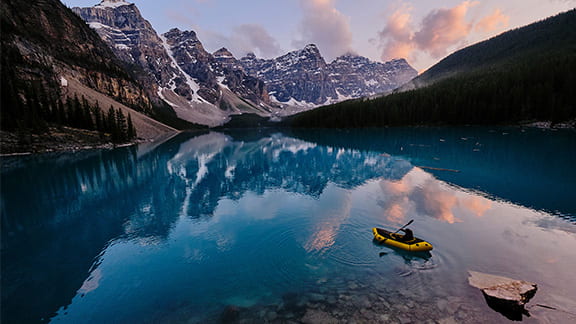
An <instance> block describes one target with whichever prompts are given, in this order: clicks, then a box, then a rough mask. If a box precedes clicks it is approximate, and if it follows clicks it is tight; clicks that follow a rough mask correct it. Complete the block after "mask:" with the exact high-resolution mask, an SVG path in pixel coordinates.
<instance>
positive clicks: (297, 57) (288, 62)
mask: <svg viewBox="0 0 576 324" xmlns="http://www.w3.org/2000/svg"><path fill="white" fill-rule="evenodd" d="M72 10H73V11H74V12H75V13H77V14H78V15H79V16H80V17H82V18H83V19H84V20H85V21H86V22H87V23H88V25H89V26H90V27H91V28H93V29H94V30H96V32H97V33H98V34H99V35H100V37H101V38H102V39H103V40H104V41H105V42H106V43H107V44H108V45H109V46H110V48H111V49H112V51H114V53H115V54H116V56H117V57H118V58H120V59H122V60H123V61H125V62H127V63H129V64H132V65H134V66H135V68H137V69H141V70H142V71H143V72H144V73H140V75H141V76H140V80H141V81H142V82H143V83H144V84H145V87H144V88H145V89H149V91H148V95H150V97H151V98H153V100H155V101H156V102H158V101H159V100H163V101H164V102H166V103H168V104H169V105H170V106H171V107H172V108H173V109H174V111H175V112H176V114H177V115H178V117H179V118H181V119H184V120H187V121H191V122H195V123H199V124H204V125H208V126H215V125H219V124H222V123H223V121H225V120H226V119H227V118H228V116H230V115H235V114H240V113H256V114H258V115H261V116H273V115H287V114H291V113H294V112H298V111H301V110H303V109H309V108H314V107H317V106H320V105H323V104H329V103H334V102H338V101H342V100H345V99H351V98H359V97H363V96H370V95H376V94H381V93H385V92H389V91H391V90H393V89H395V88H396V87H398V86H400V85H402V84H403V83H405V82H407V81H409V80H410V79H412V78H413V77H415V76H416V75H417V72H416V71H415V70H414V69H413V68H412V67H411V66H410V65H409V64H408V63H407V62H406V61H405V60H403V59H398V60H394V61H390V62H387V63H379V62H373V61H370V60H369V59H367V58H365V57H361V56H357V55H353V54H347V55H344V56H341V57H339V58H337V59H336V60H334V61H333V62H331V63H326V62H325V60H324V58H323V57H322V55H321V54H320V51H319V50H318V48H317V47H316V46H315V45H313V44H310V45H307V46H306V47H305V48H303V49H301V50H297V51H293V52H290V53H288V54H286V55H283V56H280V57H277V58H274V59H260V58H256V56H255V55H254V54H251V53H250V54H248V55H247V56H246V57H243V58H241V59H240V60H238V59H236V58H235V57H234V55H232V53H230V52H229V51H228V50H227V49H226V48H221V49H219V50H217V51H216V52H214V53H208V52H207V51H206V50H205V49H204V47H203V45H202V43H201V41H200V40H199V39H198V37H197V35H196V33H195V32H194V31H181V30H179V29H176V28H174V29H171V30H170V31H168V32H166V33H164V34H162V35H158V34H157V33H156V31H155V30H154V29H153V28H152V26H151V24H150V23H149V22H148V21H147V20H146V19H144V17H142V15H141V14H140V12H139V10H138V8H137V7H136V5H134V4H132V3H128V2H125V1H123V0H105V1H102V2H101V3H100V4H98V5H96V6H93V7H88V8H72Z"/></svg>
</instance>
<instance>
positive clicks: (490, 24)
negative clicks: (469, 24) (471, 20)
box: [475, 8, 510, 32]
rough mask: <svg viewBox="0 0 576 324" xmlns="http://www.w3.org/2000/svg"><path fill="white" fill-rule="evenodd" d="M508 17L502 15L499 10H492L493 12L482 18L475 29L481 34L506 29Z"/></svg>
mask: <svg viewBox="0 0 576 324" xmlns="http://www.w3.org/2000/svg"><path fill="white" fill-rule="evenodd" d="M509 21H510V17H509V16H507V15H505V14H503V13H502V11H501V10H500V9H498V8H497V9H494V12H493V13H492V14H491V15H489V16H486V17H484V18H482V19H481V20H480V21H479V22H478V23H477V24H476V27H475V29H476V30H477V31H482V32H492V31H495V30H497V29H499V28H500V29H504V28H506V27H508V22H509Z"/></svg>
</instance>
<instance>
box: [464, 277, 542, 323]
mask: <svg viewBox="0 0 576 324" xmlns="http://www.w3.org/2000/svg"><path fill="white" fill-rule="evenodd" d="M468 273H469V274H470V277H468V283H469V284H470V285H471V286H473V287H476V288H479V289H481V290H482V292H483V293H484V297H485V298H486V302H487V303H488V305H489V306H490V307H492V309H494V310H496V311H498V312H500V313H502V314H503V315H504V316H506V317H508V318H509V319H511V320H521V319H522V314H525V315H528V316H529V314H528V311H527V310H526V309H525V308H524V305H525V304H526V303H527V302H528V301H529V300H530V299H531V298H532V297H534V295H535V294H536V290H537V289H538V287H537V285H536V284H535V283H531V282H527V281H523V280H515V279H511V278H506V277H501V276H495V275H491V274H487V273H482V272H476V271H468Z"/></svg>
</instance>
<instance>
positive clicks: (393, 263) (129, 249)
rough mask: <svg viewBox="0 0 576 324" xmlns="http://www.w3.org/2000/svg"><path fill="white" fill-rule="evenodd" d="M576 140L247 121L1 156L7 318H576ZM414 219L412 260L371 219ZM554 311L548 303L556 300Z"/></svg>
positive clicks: (551, 134)
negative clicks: (510, 303) (489, 280)
mask: <svg viewBox="0 0 576 324" xmlns="http://www.w3.org/2000/svg"><path fill="white" fill-rule="evenodd" d="M575 166H576V132H575V131H573V130H547V129H535V128H520V127H510V128H485V127H461V128H387V129H369V130H290V131H278V130H271V129H264V130H238V131H231V132H226V133H218V132H209V133H202V134H193V133H182V134H179V135H177V136H176V137H174V138H171V139H170V140H168V141H165V142H163V143H146V144H141V145H139V146H137V147H127V148H119V149H115V150H93V151H85V152H77V153H60V154H45V155H36V156H28V157H15V158H6V157H5V158H2V178H1V189H2V191H1V212H2V229H1V231H2V232H1V234H2V265H1V266H2V286H1V291H2V323H38V322H56V323H180V322H184V323H218V322H236V321H238V322H244V323H263V322H278V323H291V322H292V323H298V322H305V323H314V322H342V323H346V322H349V321H351V320H355V321H356V322H358V323H363V322H364V323H377V322H381V323H410V322H420V323H436V322H443V323H451V322H458V323H498V322H507V321H509V320H508V319H507V318H506V317H505V316H504V315H502V314H500V313H498V312H496V311H494V310H492V309H491V308H490V307H489V306H488V305H487V304H486V301H485V300H484V298H483V296H482V293H481V292H480V291H479V290H478V289H476V288H474V287H471V286H470V285H469V284H468V282H467V278H468V271H469V270H472V271H480V272H486V273H490V274H495V275H502V276H506V277H511V278H515V279H522V280H526V281H531V282H535V283H537V284H538V292H537V293H536V295H535V297H534V298H533V299H532V300H531V301H530V302H529V303H528V311H529V315H530V316H526V315H525V316H523V318H522V319H523V320H524V321H525V322H527V323H568V322H574V321H575V320H576V280H574V269H576V253H575V250H576V195H575V189H576V188H575V187H576V171H575V170H574V167H575ZM410 220H414V222H413V223H412V224H411V225H410V228H411V229H412V230H413V231H414V233H415V236H417V237H420V238H422V239H425V240H427V241H428V242H430V243H432V244H433V245H434V249H433V250H432V251H431V252H430V253H429V254H416V255H415V254H410V253H407V252H402V251H400V250H395V249H391V248H388V247H387V246H385V245H378V244H375V243H374V242H373V236H372V232H371V229H372V227H375V226H378V227H383V228H387V229H389V230H396V229H398V228H400V227H401V226H402V225H404V224H406V223H407V222H409V221H410ZM538 305H544V306H548V307H551V308H554V309H551V308H546V307H542V306H538Z"/></svg>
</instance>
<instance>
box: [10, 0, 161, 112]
mask: <svg viewBox="0 0 576 324" xmlns="http://www.w3.org/2000/svg"><path fill="white" fill-rule="evenodd" d="M1 18H2V33H1V39H2V67H3V69H2V70H3V71H2V75H3V81H4V82H6V81H7V80H6V79H5V75H8V74H10V75H11V78H13V79H14V80H11V81H10V82H11V83H12V82H13V84H14V86H16V87H19V84H20V83H21V82H26V83H32V84H34V83H35V84H38V85H41V86H42V87H44V88H46V89H47V90H49V91H50V92H52V93H57V94H60V95H64V94H65V90H66V89H63V88H62V81H61V80H62V79H63V78H64V79H66V78H75V79H77V80H78V81H80V82H81V83H82V84H84V85H86V86H88V87H90V88H92V89H94V90H96V91H98V92H100V93H102V94H105V95H107V96H109V97H111V98H113V99H115V100H117V101H119V102H121V103H124V104H126V105H128V106H130V107H132V108H134V109H136V110H140V111H144V112H149V111H150V109H151V103H150V99H149V97H148V96H147V95H146V93H145V92H144V91H143V89H142V87H141V85H140V84H139V83H138V82H136V80H135V79H134V75H132V74H130V73H129V72H126V70H125V69H124V66H123V63H122V62H121V61H119V60H118V59H117V58H116V56H115V55H114V53H112V51H110V49H109V48H108V46H106V44H104V43H103V42H102V41H101V40H100V38H99V37H98V35H97V34H96V33H94V32H93V31H92V30H90V29H89V28H87V26H86V25H85V23H84V22H83V21H82V20H81V19H80V18H79V17H78V16H76V15H75V14H74V13H73V12H71V11H70V10H69V9H68V8H66V7H65V6H64V5H63V4H62V3H60V2H59V1H57V0H44V1H40V0H32V1H27V2H21V1H15V0H6V1H2V3H1ZM8 70H9V71H8ZM8 72H9V73H8ZM5 73H6V74H5Z"/></svg>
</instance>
